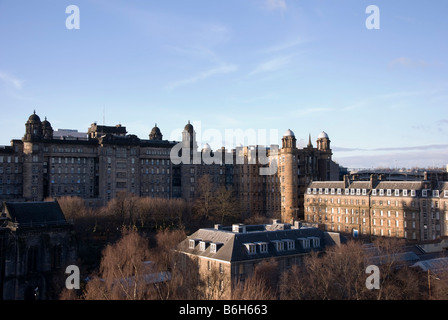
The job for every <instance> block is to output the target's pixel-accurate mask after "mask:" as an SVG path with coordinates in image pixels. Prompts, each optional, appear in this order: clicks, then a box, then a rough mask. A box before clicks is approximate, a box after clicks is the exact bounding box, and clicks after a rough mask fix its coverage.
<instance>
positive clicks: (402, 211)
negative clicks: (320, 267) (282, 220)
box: [304, 175, 448, 241]
mask: <svg viewBox="0 0 448 320" xmlns="http://www.w3.org/2000/svg"><path fill="white" fill-rule="evenodd" d="M304 198H305V220H306V221H311V222H315V223H319V224H321V225H322V226H323V228H325V229H326V230H331V231H339V232H344V233H350V234H354V235H355V236H356V235H359V236H387V237H397V238H404V239H407V240H417V241H423V240H434V239H436V238H439V237H441V236H447V235H448V183H447V182H437V181H429V180H422V181H382V180H378V179H377V176H376V175H372V176H371V179H370V181H350V180H349V179H348V178H346V179H344V181H337V182H336V181H315V182H312V183H310V184H309V186H308V188H307V192H306V194H305V197H304Z"/></svg>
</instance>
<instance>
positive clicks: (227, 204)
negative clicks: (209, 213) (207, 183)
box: [212, 186, 241, 224]
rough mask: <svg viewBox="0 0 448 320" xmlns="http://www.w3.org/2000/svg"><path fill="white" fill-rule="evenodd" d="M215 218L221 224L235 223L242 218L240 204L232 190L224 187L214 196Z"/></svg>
mask: <svg viewBox="0 0 448 320" xmlns="http://www.w3.org/2000/svg"><path fill="white" fill-rule="evenodd" d="M212 208H213V216H214V217H215V219H216V220H217V221H219V222H220V223H221V224H224V223H225V222H231V221H232V220H233V221H235V220H236V219H239V218H241V217H240V212H241V210H240V203H239V202H238V200H237V199H236V198H235V196H234V195H233V193H232V191H231V190H228V189H226V187H224V186H222V187H220V188H218V190H216V192H215V193H214V194H213V205H212Z"/></svg>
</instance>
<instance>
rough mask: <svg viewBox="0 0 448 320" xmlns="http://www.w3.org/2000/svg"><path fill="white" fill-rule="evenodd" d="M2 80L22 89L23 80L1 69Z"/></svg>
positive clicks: (0, 76) (0, 77)
mask: <svg viewBox="0 0 448 320" xmlns="http://www.w3.org/2000/svg"><path fill="white" fill-rule="evenodd" d="M0 80H1V81H2V82H3V83H5V84H6V85H8V86H12V87H14V88H15V89H22V85H23V81H22V80H19V79H17V78H16V77H14V76H12V75H10V74H8V73H6V72H3V71H0Z"/></svg>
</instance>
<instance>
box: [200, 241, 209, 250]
mask: <svg viewBox="0 0 448 320" xmlns="http://www.w3.org/2000/svg"><path fill="white" fill-rule="evenodd" d="M208 245H209V242H208V241H200V242H199V250H201V251H205V250H206V249H207V247H208Z"/></svg>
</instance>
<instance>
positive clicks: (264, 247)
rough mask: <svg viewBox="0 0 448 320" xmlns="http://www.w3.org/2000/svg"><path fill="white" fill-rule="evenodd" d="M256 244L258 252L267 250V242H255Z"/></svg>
mask: <svg viewBox="0 0 448 320" xmlns="http://www.w3.org/2000/svg"><path fill="white" fill-rule="evenodd" d="M257 245H258V251H259V252H260V253H267V252H268V243H267V242H257Z"/></svg>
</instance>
